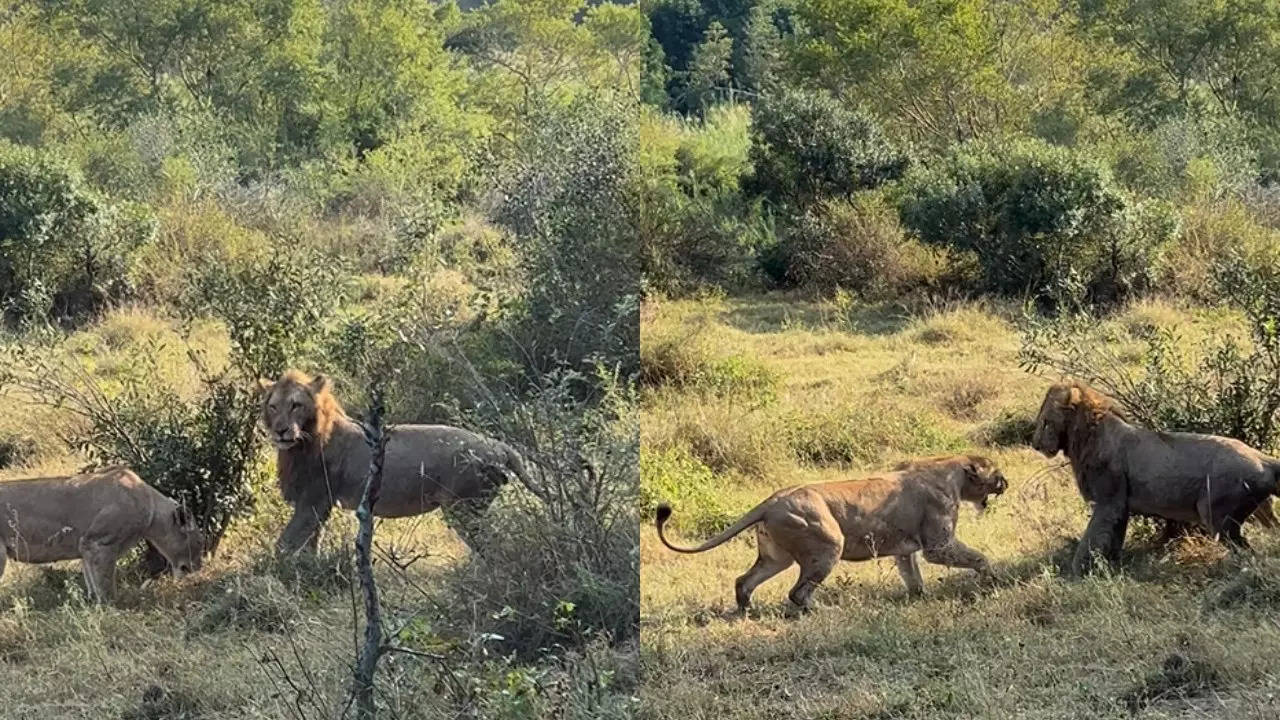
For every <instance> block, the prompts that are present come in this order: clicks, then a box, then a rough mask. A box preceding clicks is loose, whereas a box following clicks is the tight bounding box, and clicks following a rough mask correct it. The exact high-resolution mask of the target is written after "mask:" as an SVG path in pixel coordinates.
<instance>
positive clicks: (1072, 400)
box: [1067, 385, 1081, 405]
mask: <svg viewBox="0 0 1280 720" xmlns="http://www.w3.org/2000/svg"><path fill="white" fill-rule="evenodd" d="M1080 397H1081V396H1080V388H1078V387H1076V386H1074V385H1072V386H1071V391H1070V392H1069V393H1067V405H1079V404H1080Z"/></svg>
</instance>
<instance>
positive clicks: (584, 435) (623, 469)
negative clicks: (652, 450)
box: [445, 373, 640, 657]
mask: <svg viewBox="0 0 1280 720" xmlns="http://www.w3.org/2000/svg"><path fill="white" fill-rule="evenodd" d="M478 382H480V381H479V380H478V379H477V383H478ZM583 382H585V379H584V378H582V377H580V376H578V375H577V374H576V373H561V374H558V375H553V376H549V377H547V378H545V379H544V381H543V383H542V384H541V385H540V387H539V388H538V389H536V390H535V391H533V392H532V393H530V394H528V395H525V396H522V397H517V396H513V395H509V394H506V393H504V392H501V391H497V390H495V389H494V388H493V387H492V386H489V387H488V388H487V389H484V390H481V389H479V388H477V389H476V390H477V392H483V393H485V394H486V395H487V396H488V397H489V398H490V399H491V401H492V402H491V404H489V405H486V406H482V407H480V408H477V409H476V410H474V411H471V412H466V413H463V414H462V416H461V418H460V422H461V423H462V424H464V425H467V426H470V427H473V428H475V429H476V430H477V431H479V432H482V433H485V434H487V435H489V436H492V437H497V438H500V439H502V440H504V441H506V442H508V443H509V444H511V445H512V446H513V447H515V448H517V449H518V450H519V451H520V452H521V454H522V455H523V456H524V458H525V461H526V467H527V468H528V473H529V477H530V482H529V484H528V485H527V486H523V485H522V484H521V483H515V482H513V483H512V485H511V486H508V488H507V489H506V490H504V492H503V494H502V495H501V496H500V497H499V499H498V501H497V502H496V503H495V504H494V506H493V507H491V508H490V509H489V511H488V513H487V524H488V525H489V526H490V527H493V528H495V529H497V532H492V533H482V534H481V536H480V538H479V541H478V544H479V547H478V553H477V554H476V555H473V556H471V558H470V559H469V560H468V561H466V562H464V563H461V564H460V565H459V566H458V567H456V568H455V569H454V571H453V574H452V576H451V577H450V579H449V581H448V584H447V587H446V588H445V592H446V593H449V594H450V595H451V597H452V601H451V603H450V604H451V605H452V606H453V607H455V608H458V609H459V611H461V612H464V613H466V615H467V617H465V618H463V621H464V623H465V626H466V627H474V628H475V629H476V631H478V632H481V633H486V632H487V633H493V634H496V635H498V636H500V638H501V642H503V644H504V645H505V646H506V647H509V648H510V649H512V650H513V651H515V652H517V653H518V654H519V655H520V656H522V657H533V656H539V655H542V654H543V653H544V652H547V651H550V650H552V649H554V648H555V647H557V646H560V647H572V646H581V645H586V644H589V643H590V642H591V641H592V640H594V639H597V638H604V639H607V640H609V641H611V642H615V643H616V642H621V641H625V640H628V639H631V638H634V637H635V634H636V631H637V629H638V624H639V611H640V608H639V597H638V590H639V588H638V582H639V563H640V556H639V549H638V548H637V547H636V533H637V525H636V523H637V519H636V499H637V498H636V489H637V486H638V482H637V477H636V467H637V453H638V446H639V443H638V441H637V437H638V427H637V424H636V412H635V398H634V397H632V396H631V393H630V392H629V391H628V390H626V388H625V387H624V386H621V385H617V384H615V382H614V381H613V380H611V379H608V378H606V377H601V378H597V379H596V380H595V381H594V382H596V383H597V384H598V385H599V386H600V387H602V388H603V389H604V395H603V400H602V401H601V402H599V403H595V404H585V403H583V402H581V401H579V400H578V399H576V396H577V395H578V394H579V388H580V385H581V384H582V383H583ZM526 490H527V491H526Z"/></svg>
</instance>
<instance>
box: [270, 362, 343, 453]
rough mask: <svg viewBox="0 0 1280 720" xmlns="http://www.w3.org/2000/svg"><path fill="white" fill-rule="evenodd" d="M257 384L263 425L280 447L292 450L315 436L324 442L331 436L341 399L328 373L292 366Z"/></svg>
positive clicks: (277, 446)
mask: <svg viewBox="0 0 1280 720" xmlns="http://www.w3.org/2000/svg"><path fill="white" fill-rule="evenodd" d="M258 385H259V388H260V390H261V392H262V425H263V427H264V428H266V431H267V436H268V437H269V438H270V439H271V443H272V444H273V445H275V446H276V448H277V449H279V450H289V449H292V448H294V447H297V446H299V445H302V444H304V443H307V442H310V441H313V440H315V441H318V442H319V443H320V444H321V445H323V444H324V443H325V442H326V441H327V440H328V439H329V431H330V430H331V429H332V428H333V419H334V416H335V415H336V414H337V412H338V403H337V401H336V400H335V399H334V397H333V394H332V393H331V392H330V391H329V379H328V378H327V377H325V376H324V375H317V376H315V377H314V378H311V377H307V376H306V375H304V374H302V373H300V372H298V371H296V370H290V371H288V372H286V373H285V374H284V375H282V376H280V379H279V380H277V381H276V382H271V381H270V380H259V381H258Z"/></svg>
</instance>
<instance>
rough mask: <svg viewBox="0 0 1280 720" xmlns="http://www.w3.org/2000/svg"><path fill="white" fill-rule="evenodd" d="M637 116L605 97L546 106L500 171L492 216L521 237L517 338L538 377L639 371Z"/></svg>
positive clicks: (533, 375) (517, 350)
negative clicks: (598, 369) (568, 371)
mask: <svg viewBox="0 0 1280 720" xmlns="http://www.w3.org/2000/svg"><path fill="white" fill-rule="evenodd" d="M635 114H636V113H635V108H634V107H631V106H627V105H623V104H619V103H615V102H612V101H608V100H606V99H604V98H592V99H582V100H577V101H575V102H574V103H573V104H572V105H570V106H568V107H554V106H550V105H547V106H543V107H540V108H539V109H537V110H536V111H535V112H534V113H532V115H531V117H530V119H529V123H530V126H529V130H528V133H527V136H526V137H525V138H524V142H522V143H521V149H520V151H519V152H518V153H517V154H516V156H515V157H513V158H511V160H510V162H509V163H508V165H507V166H506V167H504V168H503V169H502V171H501V172H500V177H499V181H498V190H499V193H500V196H501V197H502V198H503V199H502V202H501V203H500V204H499V205H498V207H497V208H496V209H495V211H494V219H495V220H496V221H497V222H498V223H499V224H501V225H502V226H504V227H506V228H508V229H509V230H510V231H511V232H512V233H513V234H514V236H515V237H516V239H517V240H518V245H519V247H520V250H521V255H522V258H523V262H524V268H523V269H524V275H525V277H526V278H527V284H526V288H525V291H524V293H523V294H522V297H521V298H520V311H519V317H518V318H517V319H516V321H515V322H514V324H513V328H512V332H511V334H510V337H511V339H512V340H513V342H514V344H515V345H516V346H517V347H516V348H513V354H515V355H517V356H519V357H522V358H524V359H525V362H526V363H527V365H528V368H529V374H530V377H531V378H537V377H539V376H541V375H542V374H545V373H547V372H550V371H553V370H555V369H557V368H561V367H567V368H572V369H575V370H579V371H583V370H586V369H588V368H589V367H590V366H591V364H592V363H593V362H595V361H596V360H600V361H602V362H604V363H605V364H606V365H607V366H609V367H617V368H620V369H621V370H622V372H623V374H624V375H631V374H633V373H634V372H635V369H636V364H637V357H636V347H637V345H638V344H639V343H638V334H639V322H638V319H637V318H638V312H639V291H640V288H639V282H638V280H639V257H638V249H639V242H638V239H637V237H636V235H635V227H636V223H635V218H634V215H633V202H632V200H633V198H634V192H635V188H636V158H635V155H634V147H635V129H636V127H635Z"/></svg>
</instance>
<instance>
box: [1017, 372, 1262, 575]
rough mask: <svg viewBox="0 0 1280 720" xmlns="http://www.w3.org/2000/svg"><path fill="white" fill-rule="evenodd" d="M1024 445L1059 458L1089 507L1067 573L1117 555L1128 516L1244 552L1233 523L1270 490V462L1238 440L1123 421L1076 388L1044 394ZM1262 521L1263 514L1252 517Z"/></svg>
mask: <svg viewBox="0 0 1280 720" xmlns="http://www.w3.org/2000/svg"><path fill="white" fill-rule="evenodd" d="M1031 444H1032V447H1034V448H1035V449H1036V450H1039V451H1040V452H1041V453H1043V454H1044V456H1045V457H1053V456H1054V455H1057V454H1058V452H1062V454H1064V455H1066V456H1067V459H1068V460H1069V461H1070V462H1071V469H1072V471H1073V473H1074V475H1075V479H1076V486H1077V487H1078V488H1079V490H1080V495H1081V496H1082V497H1083V498H1084V499H1085V500H1086V501H1088V502H1090V503H1093V515H1092V517H1090V518H1089V525H1088V527H1086V528H1085V531H1084V537H1082V538H1081V539H1080V544H1079V545H1078V546H1077V548H1076V554H1075V557H1074V559H1073V561H1072V568H1071V569H1072V571H1073V572H1075V573H1079V572H1082V571H1084V570H1086V569H1088V568H1089V566H1090V565H1091V564H1092V559H1093V554H1094V553H1095V552H1100V553H1102V555H1103V556H1104V557H1105V558H1107V559H1108V560H1109V561H1112V562H1114V561H1116V560H1118V559H1119V557H1120V550H1121V548H1122V547H1123V546H1124V536H1125V531H1126V530H1127V528H1128V524H1129V516H1130V515H1132V514H1141V515H1148V516H1154V517H1161V518H1165V519H1168V520H1173V521H1176V522H1180V523H1188V524H1198V525H1200V526H1201V527H1203V528H1205V529H1207V530H1208V531H1209V532H1211V533H1212V534H1214V535H1217V536H1218V537H1221V538H1222V539H1224V540H1226V541H1228V542H1230V543H1232V544H1234V545H1239V546H1247V545H1248V543H1247V542H1246V541H1245V539H1244V535H1242V534H1241V531H1240V530H1241V524H1242V523H1243V522H1244V521H1245V519H1246V518H1248V517H1249V516H1250V515H1251V514H1253V513H1254V512H1255V511H1256V510H1257V509H1258V508H1259V507H1260V506H1262V504H1263V503H1264V502H1268V501H1269V500H1270V498H1271V496H1272V495H1274V494H1276V491H1277V474H1278V473H1280V460H1277V459H1276V458H1272V457H1269V456H1267V455H1265V454H1263V453H1261V452H1259V451H1257V450H1254V449H1253V448H1251V447H1249V446H1248V445H1245V444H1244V443H1242V442H1240V441H1239V440H1233V439H1231V438H1225V437H1218V436H1216V435H1200V434H1197V433H1183V432H1157V431H1154V430H1148V429H1146V428H1142V427H1138V426H1136V425H1131V424H1129V423H1128V422H1126V421H1125V419H1124V418H1123V417H1122V416H1121V414H1120V412H1119V410H1118V408H1117V407H1116V406H1115V404H1114V403H1113V402H1112V401H1111V400H1110V399H1109V398H1107V397H1106V396H1105V395H1102V394H1101V393H1099V392H1097V391H1096V390H1094V389H1093V388H1090V387H1089V386H1087V385H1085V384H1084V383H1080V382H1064V383H1057V384H1055V385H1053V386H1052V387H1050V388H1049V390H1048V391H1047V392H1046V393H1045V396H1044V402H1043V403H1041V405H1040V412H1039V414H1038V415H1037V416H1036V427H1035V434H1034V436H1033V439H1032V442H1031ZM1269 509H1270V508H1267V510H1269ZM1269 519H1270V515H1269V514H1268V513H1267V512H1266V511H1264V512H1263V515H1262V516H1260V518H1259V520H1260V522H1262V523H1264V524H1265V523H1266V521H1267V520H1269Z"/></svg>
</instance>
